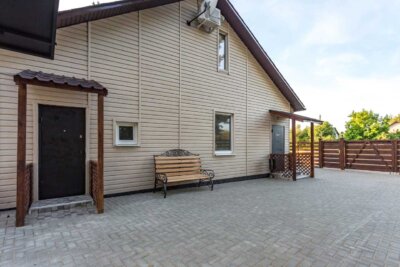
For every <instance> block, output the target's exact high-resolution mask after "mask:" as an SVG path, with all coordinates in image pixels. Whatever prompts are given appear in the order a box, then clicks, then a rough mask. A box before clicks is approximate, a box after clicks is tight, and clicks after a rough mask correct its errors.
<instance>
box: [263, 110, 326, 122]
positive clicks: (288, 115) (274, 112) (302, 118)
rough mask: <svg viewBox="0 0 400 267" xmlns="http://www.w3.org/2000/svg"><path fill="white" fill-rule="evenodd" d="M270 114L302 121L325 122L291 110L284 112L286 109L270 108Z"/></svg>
mask: <svg viewBox="0 0 400 267" xmlns="http://www.w3.org/2000/svg"><path fill="white" fill-rule="evenodd" d="M269 113H270V114H272V115H275V116H278V117H281V118H286V119H291V120H295V121H300V122H315V123H319V124H321V123H323V121H321V120H317V119H313V118H310V117H306V116H301V115H298V114H294V113H290V112H284V111H278V110H270V111H269Z"/></svg>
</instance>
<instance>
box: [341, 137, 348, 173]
mask: <svg viewBox="0 0 400 267" xmlns="http://www.w3.org/2000/svg"><path fill="white" fill-rule="evenodd" d="M339 153H340V155H339V167H340V169H341V170H344V169H345V167H346V144H345V142H344V139H343V138H340V140H339Z"/></svg>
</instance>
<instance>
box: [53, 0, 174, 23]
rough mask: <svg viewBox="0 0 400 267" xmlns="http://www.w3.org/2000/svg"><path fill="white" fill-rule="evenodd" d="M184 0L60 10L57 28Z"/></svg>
mask: <svg viewBox="0 0 400 267" xmlns="http://www.w3.org/2000/svg"><path fill="white" fill-rule="evenodd" d="M179 1H182V0H123V1H117V2H111V3H104V4H99V5H93V6H86V7H81V8H75V9H70V10H65V11H61V12H58V17H57V28H64V27H68V26H72V25H76V24H80V23H85V22H89V21H95V20H99V19H105V18H109V17H114V16H118V15H122V14H126V13H130V12H134V11H139V10H144V9H148V8H153V7H157V6H162V5H167V4H172V3H175V2H179Z"/></svg>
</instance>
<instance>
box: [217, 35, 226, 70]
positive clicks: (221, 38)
mask: <svg viewBox="0 0 400 267" xmlns="http://www.w3.org/2000/svg"><path fill="white" fill-rule="evenodd" d="M218 70H219V71H228V35H227V34H226V33H223V32H220V33H219V35H218Z"/></svg>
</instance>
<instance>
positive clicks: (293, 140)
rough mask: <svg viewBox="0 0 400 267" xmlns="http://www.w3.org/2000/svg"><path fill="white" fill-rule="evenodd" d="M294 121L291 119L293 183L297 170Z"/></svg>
mask: <svg viewBox="0 0 400 267" xmlns="http://www.w3.org/2000/svg"><path fill="white" fill-rule="evenodd" d="M296 146H297V142H296V120H295V119H292V171H293V173H292V179H293V181H296V180H297V177H296V176H297V175H296V173H297V170H296Z"/></svg>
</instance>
